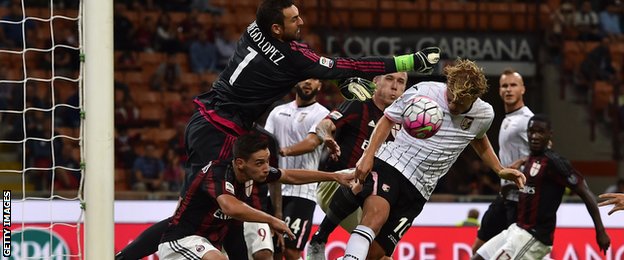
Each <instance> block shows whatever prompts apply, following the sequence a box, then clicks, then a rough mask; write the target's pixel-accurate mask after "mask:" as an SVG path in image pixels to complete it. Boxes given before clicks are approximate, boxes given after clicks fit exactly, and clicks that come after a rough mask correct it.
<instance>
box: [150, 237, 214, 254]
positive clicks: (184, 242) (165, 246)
mask: <svg viewBox="0 0 624 260" xmlns="http://www.w3.org/2000/svg"><path fill="white" fill-rule="evenodd" d="M210 250H216V251H219V250H218V249H217V248H216V247H214V246H213V245H212V244H211V243H210V242H209V241H208V239H206V238H204V237H200V236H194V235H193V236H188V237H185V238H181V239H178V240H174V241H169V242H164V243H160V245H158V259H161V260H179V259H180V260H182V259H184V260H186V259H195V260H201V258H202V256H204V254H206V253H208V251H210Z"/></svg>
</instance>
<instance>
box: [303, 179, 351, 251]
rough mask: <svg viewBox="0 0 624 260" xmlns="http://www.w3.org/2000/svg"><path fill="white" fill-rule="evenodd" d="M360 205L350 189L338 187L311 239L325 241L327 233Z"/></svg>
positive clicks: (319, 241)
mask: <svg viewBox="0 0 624 260" xmlns="http://www.w3.org/2000/svg"><path fill="white" fill-rule="evenodd" d="M358 207H360V205H359V204H358V202H357V200H356V198H355V195H354V194H353V193H352V192H351V189H348V188H346V187H342V186H341V187H340V188H339V189H338V190H337V191H336V192H335V193H334V195H333V196H332V198H331V201H330V202H329V210H327V214H326V216H325V218H323V222H321V225H320V226H319V228H318V230H317V231H316V233H314V236H312V241H314V242H317V243H326V242H327V238H328V237H329V234H331V232H333V231H334V229H336V227H338V224H340V222H341V221H342V220H343V219H345V218H346V217H348V216H349V215H350V214H351V213H353V212H354V211H355V210H356V209H357V208H358Z"/></svg>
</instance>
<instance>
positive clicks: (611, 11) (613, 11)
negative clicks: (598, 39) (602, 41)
mask: <svg viewBox="0 0 624 260" xmlns="http://www.w3.org/2000/svg"><path fill="white" fill-rule="evenodd" d="M600 26H601V27H602V32H603V33H604V34H605V36H606V37H609V38H610V39H611V40H621V39H622V28H620V14H619V13H618V6H617V5H615V4H614V3H610V4H608V5H607V7H606V8H605V9H604V10H602V12H600Z"/></svg>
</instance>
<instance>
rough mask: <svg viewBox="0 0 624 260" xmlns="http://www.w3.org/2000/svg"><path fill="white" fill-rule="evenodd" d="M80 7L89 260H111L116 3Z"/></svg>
mask: <svg viewBox="0 0 624 260" xmlns="http://www.w3.org/2000/svg"><path fill="white" fill-rule="evenodd" d="M82 6H83V7H82V10H81V12H82V15H83V19H82V21H83V24H82V33H83V35H84V38H83V41H84V45H83V46H84V50H83V53H82V54H83V55H84V56H83V57H84V61H85V62H84V81H83V83H84V86H83V88H82V89H83V90H84V96H83V97H84V98H83V107H84V111H83V112H84V128H83V131H84V137H85V138H84V148H85V149H84V153H85V154H84V156H85V189H84V193H85V195H84V196H85V198H84V199H85V204H84V207H85V209H84V210H85V259H88V260H91V259H113V258H114V250H115V249H114V215H113V202H114V170H115V169H114V111H113V110H114V105H113V102H114V101H113V100H114V99H113V93H114V91H113V85H114V80H113V79H114V71H113V60H114V54H113V1H99V0H98V1H82Z"/></svg>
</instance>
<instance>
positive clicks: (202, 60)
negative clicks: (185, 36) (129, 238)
mask: <svg viewBox="0 0 624 260" xmlns="http://www.w3.org/2000/svg"><path fill="white" fill-rule="evenodd" d="M189 57H190V59H191V69H192V70H193V72H195V73H197V74H203V73H206V72H210V73H212V72H215V71H216V70H217V59H218V58H217V47H215V45H214V44H213V43H212V42H210V41H208V36H207V35H206V34H205V33H203V32H200V33H199V35H198V38H197V40H193V41H191V46H190V48H189Z"/></svg>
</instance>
